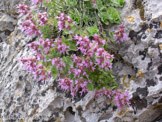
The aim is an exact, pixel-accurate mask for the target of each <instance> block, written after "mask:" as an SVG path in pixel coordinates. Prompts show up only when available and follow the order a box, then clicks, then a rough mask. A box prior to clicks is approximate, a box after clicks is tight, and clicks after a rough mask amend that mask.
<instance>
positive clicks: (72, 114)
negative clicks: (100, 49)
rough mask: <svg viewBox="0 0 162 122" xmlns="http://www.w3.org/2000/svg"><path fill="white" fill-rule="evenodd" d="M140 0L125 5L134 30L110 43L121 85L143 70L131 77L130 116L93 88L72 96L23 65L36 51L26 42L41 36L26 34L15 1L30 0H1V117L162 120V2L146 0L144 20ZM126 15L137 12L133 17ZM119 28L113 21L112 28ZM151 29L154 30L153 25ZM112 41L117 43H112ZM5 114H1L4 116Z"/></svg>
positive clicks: (90, 121)
mask: <svg viewBox="0 0 162 122" xmlns="http://www.w3.org/2000/svg"><path fill="white" fill-rule="evenodd" d="M137 1H139V0H126V3H125V6H124V8H123V9H122V10H121V13H122V14H121V16H122V18H123V19H122V23H123V24H124V25H125V26H126V29H127V33H128V35H129V40H128V42H125V43H123V44H121V45H120V46H117V45H113V44H110V47H109V49H110V50H112V53H114V54H117V52H118V56H117V57H119V58H118V60H117V61H115V62H114V64H113V73H114V75H115V76H116V78H117V81H118V83H119V85H120V87H121V88H124V85H123V84H122V79H123V76H124V75H126V74H128V75H129V77H128V78H127V79H126V80H128V79H129V78H130V77H131V76H133V75H137V74H138V71H142V72H143V78H142V77H140V76H139V77H137V78H135V79H134V80H131V82H130V87H129V88H124V89H126V90H127V91H128V92H129V93H130V94H131V97H132V99H131V103H132V104H131V106H130V108H129V110H128V111H127V113H125V116H121V117H120V116H118V115H117V110H116V107H115V106H114V107H112V106H110V104H109V101H108V100H107V99H106V98H104V97H103V98H99V99H94V98H93V95H94V92H90V93H88V94H87V95H86V96H85V97H84V98H82V99H77V100H76V101H74V100H71V99H70V98H69V97H67V96H66V95H65V93H64V92H63V91H61V90H60V89H59V88H58V87H57V85H56V83H55V82H54V81H53V80H52V79H51V80H49V81H48V82H46V84H45V85H41V84H40V83H39V82H37V81H36V80H34V79H33V77H32V76H31V75H30V74H29V73H28V72H27V71H24V70H23V67H22V64H21V63H20V61H19V59H20V57H22V56H27V57H28V56H32V51H31V50H30V49H29V48H28V47H27V46H26V45H27V44H28V43H29V42H31V41H35V40H37V38H35V37H32V38H27V37H26V36H25V35H24V34H23V33H22V32H21V27H20V23H21V21H22V17H19V16H18V14H17V12H16V11H17V10H16V7H15V6H16V5H18V3H20V2H25V3H26V4H29V3H30V1H28V0H23V1H21V0H1V1H0V84H1V85H0V118H1V119H2V120H3V121H6V122H12V121H20V120H24V121H25V122H30V121H31V122H32V121H34V120H35V121H40V122H41V121H49V122H54V121H56V122H60V121H63V122H98V121H100V122H106V121H107V122H113V121H114V122H155V121H159V122H160V121H162V54H161V53H162V51H161V49H160V47H159V45H160V44H161V43H162V28H161V26H162V25H161V24H162V22H160V21H162V19H161V17H162V2H159V0H142V5H143V7H144V10H145V13H144V14H143V15H144V18H145V19H146V20H145V21H144V20H143V19H142V18H141V16H140V8H139V7H138V6H137ZM127 17H134V21H133V22H130V21H128V19H127ZM114 28H116V26H114V27H113V28H111V30H112V29H114ZM148 29H150V30H148ZM111 45H112V46H111ZM1 119H0V120H1Z"/></svg>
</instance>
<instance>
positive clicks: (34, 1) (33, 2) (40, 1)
mask: <svg viewBox="0 0 162 122" xmlns="http://www.w3.org/2000/svg"><path fill="white" fill-rule="evenodd" d="M42 2H43V1H42V0H32V4H33V5H37V4H38V3H42Z"/></svg>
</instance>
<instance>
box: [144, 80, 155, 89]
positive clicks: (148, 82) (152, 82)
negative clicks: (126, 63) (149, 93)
mask: <svg viewBox="0 0 162 122" xmlns="http://www.w3.org/2000/svg"><path fill="white" fill-rule="evenodd" d="M146 85H147V86H148V87H150V86H155V85H156V82H155V81H154V80H153V79H146Z"/></svg>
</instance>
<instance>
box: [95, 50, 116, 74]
mask: <svg viewBox="0 0 162 122" xmlns="http://www.w3.org/2000/svg"><path fill="white" fill-rule="evenodd" d="M112 58H114V56H113V55H110V54H109V53H108V52H107V51H105V49H104V48H98V49H97V52H96V65H98V66H99V68H101V69H105V70H106V71H107V70H108V69H112V63H111V62H110V60H111V59H112Z"/></svg>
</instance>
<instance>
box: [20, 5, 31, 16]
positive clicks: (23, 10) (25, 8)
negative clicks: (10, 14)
mask: <svg viewBox="0 0 162 122" xmlns="http://www.w3.org/2000/svg"><path fill="white" fill-rule="evenodd" d="M17 8H18V12H19V13H20V14H22V15H26V14H27V13H28V11H29V10H30V7H29V6H27V5H24V4H19V5H18V6H17Z"/></svg>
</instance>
